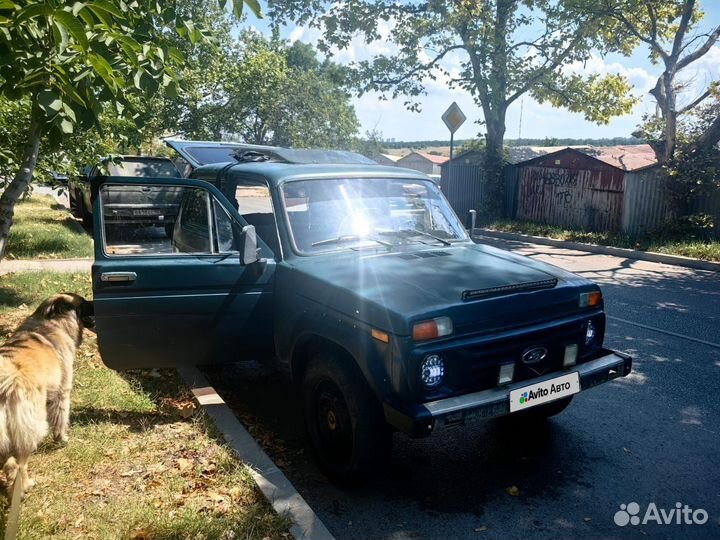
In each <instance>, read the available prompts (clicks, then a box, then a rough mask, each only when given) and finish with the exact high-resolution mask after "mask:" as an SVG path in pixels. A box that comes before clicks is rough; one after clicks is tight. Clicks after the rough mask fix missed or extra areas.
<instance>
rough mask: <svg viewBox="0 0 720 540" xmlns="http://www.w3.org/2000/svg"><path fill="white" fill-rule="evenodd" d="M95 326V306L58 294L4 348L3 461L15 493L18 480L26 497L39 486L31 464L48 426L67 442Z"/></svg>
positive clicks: (0, 395)
mask: <svg viewBox="0 0 720 540" xmlns="http://www.w3.org/2000/svg"><path fill="white" fill-rule="evenodd" d="M93 326H94V319H93V305H92V303H91V302H88V301H86V300H85V299H84V298H83V297H82V296H78V295H77V294H56V295H53V296H51V297H50V298H48V299H47V300H45V301H44V302H43V303H42V304H41V305H40V307H38V308H37V309H36V310H35V313H33V314H32V315H30V317H28V318H27V319H25V321H24V322H23V323H22V324H21V325H20V326H19V327H18V329H17V330H16V331H15V333H14V334H13V335H12V336H11V337H10V338H9V339H8V340H7V341H6V342H5V344H4V345H3V346H2V347H0V463H4V464H5V466H4V471H5V476H6V478H7V481H8V490H9V492H10V494H12V493H13V491H12V490H13V488H14V482H16V481H19V482H20V493H21V495H22V494H24V493H25V492H26V491H27V490H28V489H30V488H31V487H32V486H33V485H35V482H34V481H33V480H31V479H30V478H29V476H28V472H27V462H28V459H29V458H30V455H31V454H32V453H33V452H34V451H35V450H36V448H37V447H38V445H39V444H40V442H41V441H42V440H43V439H44V438H45V436H46V435H47V433H48V428H52V433H53V436H54V437H55V440H57V441H62V442H65V441H67V436H68V422H69V419H70V390H71V388H72V379H73V361H74V359H75V352H76V350H77V347H78V346H79V345H80V342H81V340H82V333H83V328H85V327H87V328H92V327H93Z"/></svg>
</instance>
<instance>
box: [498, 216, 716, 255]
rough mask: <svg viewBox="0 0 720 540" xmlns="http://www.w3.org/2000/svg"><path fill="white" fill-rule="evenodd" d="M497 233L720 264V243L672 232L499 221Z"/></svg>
mask: <svg viewBox="0 0 720 540" xmlns="http://www.w3.org/2000/svg"><path fill="white" fill-rule="evenodd" d="M485 228H486V229H490V230H493V231H503V232H512V233H520V234H529V235H532V236H544V237H546V238H554V239H557V240H567V241H570V242H582V243H586V244H597V245H601V246H613V247H620V248H628V249H638V250H641V251H653V252H655V253H666V254H668V255H683V256H685V257H694V258H696V259H703V260H706V261H720V241H717V240H714V241H707V240H700V239H697V238H693V237H688V235H686V236H685V237H680V235H675V234H671V233H667V232H665V233H662V234H649V235H628V234H621V233H612V232H587V231H582V230H579V229H564V228H562V227H557V226H555V225H546V224H543V223H534V222H531V221H515V220H497V221H493V222H492V223H490V224H488V225H486V226H485Z"/></svg>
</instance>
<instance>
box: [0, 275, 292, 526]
mask: <svg viewBox="0 0 720 540" xmlns="http://www.w3.org/2000/svg"><path fill="white" fill-rule="evenodd" d="M56 291H72V292H78V293H80V294H83V295H86V296H89V295H90V279H89V276H88V275H87V274H84V273H76V274H68V273H66V274H60V273H52V272H26V273H17V274H8V275H5V276H3V277H2V280H1V281H0V343H2V341H4V339H5V338H6V337H7V336H8V335H9V334H10V333H11V332H12V331H13V330H14V328H15V327H16V326H17V324H18V323H19V322H20V321H21V320H22V319H23V318H24V317H26V316H27V315H29V314H30V313H31V312H32V310H33V309H34V308H35V306H36V305H37V304H38V303H39V302H40V301H41V300H42V299H43V298H45V297H46V296H48V295H49V294H51V293H52V292H56ZM85 334H86V335H85V340H84V343H83V345H82V347H81V348H80V351H79V353H78V356H77V359H76V362H75V384H74V389H73V398H72V416H71V429H70V442H69V443H68V445H67V446H66V447H64V448H58V447H57V446H55V445H54V444H53V443H52V442H51V441H50V440H48V441H47V442H46V443H45V444H44V445H43V446H42V447H41V448H40V449H39V450H38V452H37V453H36V454H35V455H34V456H33V457H32V458H31V460H30V472H31V475H32V476H33V477H34V478H35V479H36V480H37V481H38V486H37V487H36V488H35V489H34V490H33V491H31V492H30V493H29V495H28V497H27V499H26V500H25V501H24V502H23V505H22V510H21V519H20V534H19V538H20V539H23V540H40V539H47V538H53V539H58V540H65V539H67V540H69V539H71V538H84V539H98V540H109V539H120V538H123V539H133V540H141V539H142V540H170V539H192V540H196V539H197V540H205V539H217V540H228V539H238V540H239V539H265V538H271V539H285V538H289V535H288V533H287V532H286V531H287V527H288V522H287V520H286V519H285V518H282V517H279V516H277V515H276V514H274V512H273V511H272V508H271V507H270V506H269V505H268V504H267V503H266V501H265V500H264V499H263V497H262V495H261V494H260V493H259V491H258V490H257V489H256V487H255V485H254V483H253V481H252V478H251V476H250V475H249V473H248V470H247V468H246V467H245V466H244V465H242V464H241V463H239V462H238V461H237V460H236V458H235V457H234V455H233V454H232V453H231V451H230V450H229V449H228V448H227V447H226V446H225V444H224V443H223V441H222V439H221V438H220V436H219V435H218V434H217V433H216V432H215V430H214V427H213V426H212V424H211V423H210V422H209V420H208V419H207V418H206V416H205V415H204V414H203V413H201V412H196V411H194V403H193V402H192V400H191V398H190V395H189V393H188V392H187V390H186V389H185V388H184V387H183V386H182V384H181V382H180V381H179V380H178V378H177V376H176V375H175V373H174V372H173V371H168V370H163V371H155V370H153V371H140V372H133V373H131V374H119V373H117V372H115V371H112V370H109V369H107V368H106V367H104V366H103V364H102V362H101V361H100V357H99V354H98V350H97V346H96V341H95V337H94V335H92V334H90V333H89V332H86V333H85ZM1 476H2V475H0V477H1ZM0 507H1V508H0V512H2V518H0V533H1V532H2V530H4V519H5V515H6V510H7V501H6V500H5V499H3V498H2V496H0Z"/></svg>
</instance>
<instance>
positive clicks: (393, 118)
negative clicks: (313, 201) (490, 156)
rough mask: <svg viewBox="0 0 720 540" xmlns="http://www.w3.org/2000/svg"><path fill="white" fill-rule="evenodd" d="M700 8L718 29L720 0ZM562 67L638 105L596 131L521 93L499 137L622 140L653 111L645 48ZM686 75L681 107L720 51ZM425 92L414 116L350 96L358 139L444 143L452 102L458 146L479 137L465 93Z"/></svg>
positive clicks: (299, 31)
mask: <svg viewBox="0 0 720 540" xmlns="http://www.w3.org/2000/svg"><path fill="white" fill-rule="evenodd" d="M699 4H700V6H701V7H702V8H703V9H704V10H705V17H704V19H703V20H702V21H701V24H700V25H699V27H698V30H701V31H702V30H707V29H710V28H714V27H716V26H717V25H718V24H720V0H701V1H700V2H699ZM245 25H246V26H252V27H254V28H255V29H257V30H258V31H259V32H261V33H264V34H266V35H269V21H267V20H266V19H265V20H258V19H256V18H254V17H253V16H252V15H250V16H249V17H248V19H247V20H246V23H245ZM281 34H282V36H283V37H284V38H286V39H288V40H290V41H295V40H300V41H302V42H306V43H314V42H316V41H317V37H318V32H317V31H316V30H314V29H309V28H303V27H294V26H289V27H286V28H284V29H283V30H282V32H281ZM378 53H390V54H392V44H390V43H388V42H386V41H381V42H375V43H371V44H365V43H364V42H363V41H362V40H361V39H359V38H358V39H356V40H354V42H353V43H352V45H351V47H350V48H349V49H346V50H342V51H337V52H336V55H335V56H334V58H333V60H334V61H336V62H339V63H343V64H344V63H349V62H351V61H353V60H359V59H365V58H368V57H371V56H372V55H373V54H378ZM447 59H448V63H447V65H446V66H447V67H448V68H450V69H451V70H452V68H453V67H454V66H457V65H458V63H459V61H460V60H461V57H460V56H458V55H456V56H453V55H452V54H451V55H448V57H447ZM569 69H572V70H573V71H576V72H579V73H583V72H584V73H599V74H607V73H620V74H622V75H625V76H626V77H627V78H628V80H629V81H630V83H631V84H632V85H633V87H634V88H633V93H634V94H635V95H637V96H640V97H641V98H642V99H641V100H640V102H639V103H638V104H637V105H636V106H635V107H634V108H633V110H632V112H631V113H630V114H628V115H624V116H620V117H616V118H614V119H613V120H611V121H610V123H609V124H607V125H598V124H595V123H593V122H589V121H587V120H585V119H584V118H583V115H582V114H579V113H572V112H569V111H567V110H564V109H558V108H554V107H552V106H551V105H549V104H543V103H538V102H537V101H535V100H534V99H532V98H531V97H530V96H529V95H525V96H524V97H523V98H521V99H519V100H517V101H515V102H514V103H513V104H512V105H511V106H510V108H509V109H508V112H507V118H506V132H505V138H506V139H515V138H518V137H523V138H534V139H544V138H546V137H548V138H552V137H557V138H565V137H573V138H603V137H628V136H630V135H631V133H632V132H633V131H634V130H635V128H636V126H637V125H638V124H639V123H640V122H641V120H642V117H643V115H644V114H647V113H653V112H654V111H655V101H654V99H653V98H652V97H651V96H649V95H648V91H649V90H650V89H651V88H652V87H653V86H654V85H655V82H656V80H657V77H658V76H659V75H660V73H661V72H662V69H661V66H660V65H653V64H652V63H651V62H650V60H649V58H648V48H647V46H644V45H642V46H640V47H639V48H638V49H637V50H636V51H635V52H634V53H633V54H632V55H631V56H629V57H624V56H622V55H618V54H612V55H608V56H606V57H604V58H603V57H601V56H600V55H597V54H596V55H593V57H592V58H591V59H590V60H589V61H588V62H586V63H585V64H584V65H574V66H572V67H571V68H569ZM685 71H687V73H685V75H684V76H685V77H686V78H687V79H688V81H689V91H688V92H687V93H686V94H684V95H682V96H680V100H679V101H680V103H679V104H680V105H682V103H683V102H689V101H692V99H693V98H694V97H695V96H697V95H699V94H700V93H701V92H702V90H704V89H705V88H707V84H708V82H709V81H711V80H718V79H720V46H718V45H715V46H714V47H713V48H712V49H711V50H710V52H708V53H707V54H706V55H705V56H704V57H703V58H701V59H700V60H698V61H697V62H695V63H694V64H692V65H691V66H690V67H688V68H687V69H686V70H685ZM426 90H427V95H426V96H420V97H419V98H418V99H419V101H420V103H421V105H422V110H421V112H410V111H408V110H406V109H405V107H404V105H403V103H404V101H405V100H404V99H403V98H402V97H400V98H398V99H395V100H392V99H388V100H387V101H383V100H380V99H378V95H377V94H372V93H371V94H366V95H364V96H362V97H360V98H353V100H352V101H353V104H354V106H355V110H356V113H357V116H358V120H359V121H360V124H361V133H365V132H366V131H369V130H378V131H380V132H381V133H382V136H383V138H385V139H386V140H389V139H395V140H398V141H421V140H435V139H441V140H449V137H450V136H449V132H448V130H447V128H446V127H445V124H443V122H442V120H441V116H442V114H443V112H444V111H445V110H446V109H447V108H448V107H449V106H450V104H451V103H452V102H453V101H454V102H457V104H458V105H459V106H460V108H461V109H462V110H463V112H464V113H465V115H466V116H467V120H466V122H465V124H463V126H461V127H460V129H458V131H457V132H456V133H455V138H456V139H458V140H459V139H469V138H474V137H476V136H477V135H478V133H483V132H484V130H483V128H482V126H480V125H478V123H477V122H478V121H481V120H482V111H481V110H480V109H479V107H478V106H477V105H476V104H475V103H474V101H473V99H472V97H471V96H470V95H469V94H468V93H467V92H465V91H464V90H461V89H450V88H449V87H448V85H447V84H446V83H445V82H443V81H442V80H441V79H438V80H437V81H428V83H427V84H426Z"/></svg>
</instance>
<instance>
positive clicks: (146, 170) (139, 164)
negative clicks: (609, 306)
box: [108, 159, 181, 178]
mask: <svg viewBox="0 0 720 540" xmlns="http://www.w3.org/2000/svg"><path fill="white" fill-rule="evenodd" d="M108 171H109V173H110V176H133V177H137V178H179V177H180V176H181V175H180V172H179V171H178V170H177V167H175V164H174V163H173V162H172V161H170V160H169V159H138V160H134V159H123V160H122V161H120V162H119V163H112V162H111V163H108Z"/></svg>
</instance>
